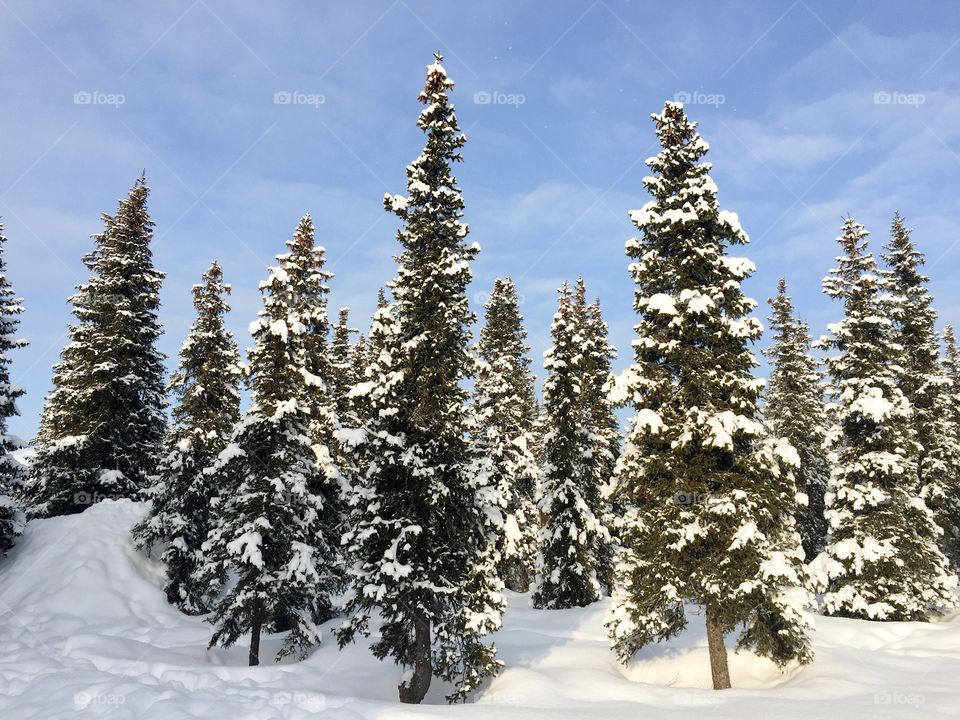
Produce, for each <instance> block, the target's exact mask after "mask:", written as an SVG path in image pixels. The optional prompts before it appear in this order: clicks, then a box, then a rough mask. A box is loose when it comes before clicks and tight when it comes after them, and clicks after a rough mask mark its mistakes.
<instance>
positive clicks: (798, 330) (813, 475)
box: [763, 278, 830, 561]
mask: <svg viewBox="0 0 960 720" xmlns="http://www.w3.org/2000/svg"><path fill="white" fill-rule="evenodd" d="M769 302H770V308H771V310H772V314H771V316H770V327H771V328H772V330H773V343H772V344H771V345H770V347H769V348H768V349H767V350H766V351H765V354H766V356H767V357H768V358H769V359H770V362H771V365H772V367H771V369H770V379H769V381H768V382H767V388H766V394H765V397H764V400H765V404H764V413H763V414H764V418H765V419H766V421H767V423H768V424H769V425H770V429H771V430H772V432H773V434H774V436H775V437H782V438H786V440H787V442H789V443H790V444H791V445H792V446H793V447H794V448H795V449H796V451H797V453H798V454H799V456H800V467H798V468H795V469H794V478H795V481H796V484H797V489H798V490H800V492H801V493H802V494H803V495H805V496H806V502H803V501H802V500H801V502H800V507H798V508H797V516H796V520H797V529H798V530H799V531H800V537H801V538H802V539H803V551H804V554H805V555H806V559H807V560H808V561H810V560H813V559H814V558H815V557H816V556H817V555H819V554H820V551H821V550H823V544H824V541H825V540H826V536H827V521H826V518H825V517H824V516H823V496H824V493H825V492H826V488H827V477H828V475H829V474H830V469H829V467H828V466H827V453H826V450H825V449H824V446H823V443H824V440H825V439H826V432H827V421H826V417H825V416H824V412H823V374H822V373H821V372H820V368H819V365H818V363H817V361H816V360H815V359H814V358H813V357H811V355H810V345H811V339H810V329H809V327H808V326H807V324H806V323H805V322H803V321H802V320H800V319H799V318H798V317H797V316H796V314H795V313H794V309H793V301H792V300H791V299H790V296H789V295H787V281H786V280H784V279H783V278H781V279H780V283H779V284H778V285H777V296H776V297H775V298H771V299H770V300H769Z"/></svg>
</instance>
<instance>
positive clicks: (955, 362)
mask: <svg viewBox="0 0 960 720" xmlns="http://www.w3.org/2000/svg"><path fill="white" fill-rule="evenodd" d="M943 343H944V346H945V348H944V350H945V354H944V357H943V360H942V368H943V374H944V376H945V377H946V380H947V384H946V386H945V387H944V388H943V392H941V393H940V396H939V398H938V401H939V403H940V405H941V407H940V409H939V410H938V413H937V414H938V417H940V418H941V422H942V423H944V428H943V430H944V432H945V433H946V435H947V438H948V439H949V441H950V442H951V443H952V447H953V450H952V451H951V452H950V455H949V456H950V457H951V459H952V462H951V475H952V477H954V478H958V477H960V350H958V349H957V339H956V336H955V335H954V332H953V327H952V326H950V325H947V326H946V327H945V328H944V329H943ZM954 502H956V503H960V494H958V495H957V496H954ZM954 512H955V513H956V514H955V515H954V518H955V520H954V522H953V527H950V526H949V525H950V523H949V522H944V525H945V526H946V527H942V529H943V531H944V533H945V535H946V537H945V538H943V546H944V549H945V552H946V555H947V557H948V558H949V559H950V563H951V564H952V565H953V568H954V570H960V509H955V510H954Z"/></svg>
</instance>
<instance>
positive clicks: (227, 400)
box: [133, 260, 243, 615]
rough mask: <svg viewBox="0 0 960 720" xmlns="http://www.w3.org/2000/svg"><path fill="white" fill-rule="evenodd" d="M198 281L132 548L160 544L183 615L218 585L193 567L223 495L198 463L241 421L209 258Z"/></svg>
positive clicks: (239, 376) (219, 281)
mask: <svg viewBox="0 0 960 720" xmlns="http://www.w3.org/2000/svg"><path fill="white" fill-rule="evenodd" d="M202 280H203V282H202V283H199V284H197V285H194V286H193V306H194V308H195V309H196V312H197V317H196V320H194V322H193V325H192V326H191V327H190V332H189V334H188V336H187V339H186V341H185V342H184V343H183V346H182V347H181V348H180V366H179V367H178V368H177V371H176V372H175V373H174V374H173V376H172V377H171V378H170V384H169V389H170V392H171V393H172V394H173V396H174V398H175V399H176V401H175V404H174V407H173V425H172V426H171V428H170V430H169V432H168V434H167V440H166V454H165V456H164V457H163V459H162V460H161V462H160V469H159V471H158V478H157V482H156V483H155V484H154V485H153V487H152V488H150V491H149V493H148V495H149V497H150V498H151V500H152V501H153V502H152V505H151V508H150V512H149V514H148V515H147V516H146V517H145V518H144V519H143V521H142V522H140V523H139V524H138V525H136V526H135V527H134V529H133V537H134V540H135V541H136V543H137V546H138V547H141V548H143V547H146V548H147V549H148V551H149V550H152V549H153V548H154V547H157V546H160V547H162V549H163V554H162V555H161V559H162V560H163V561H164V562H165V563H166V568H167V584H166V587H165V590H166V593H167V600H169V601H170V602H171V603H173V604H175V605H177V606H178V607H179V608H180V609H181V610H182V611H183V612H185V613H187V614H189V615H200V614H203V613H206V612H209V611H210V604H211V602H210V599H211V598H212V597H213V596H215V595H216V592H217V590H218V589H219V586H220V583H219V580H220V578H207V579H204V578H203V577H202V576H201V573H200V567H201V566H202V565H203V552H202V545H203V543H204V542H205V541H206V539H207V535H208V533H209V532H210V530H211V526H210V524H211V510H212V507H213V506H214V505H217V504H219V503H220V502H222V501H223V500H224V499H225V498H224V497H223V496H222V495H223V493H224V491H225V488H222V487H220V486H218V485H217V484H215V482H214V478H213V477H212V476H211V475H210V474H209V473H205V472H204V470H205V469H206V468H208V467H210V466H211V465H213V463H214V461H215V460H216V458H217V456H218V455H219V453H220V451H221V450H223V449H224V448H225V447H226V445H227V442H228V441H229V439H230V435H231V432H232V431H233V428H234V426H235V425H236V424H237V423H238V422H239V421H240V385H241V383H242V381H243V369H242V367H241V365H240V355H239V352H238V350H237V344H236V343H235V342H234V340H233V335H232V334H231V333H230V331H229V330H227V329H226V327H225V326H224V316H225V315H226V314H227V312H229V310H230V306H229V305H228V304H227V299H226V298H227V296H228V295H229V294H230V285H228V284H227V283H225V282H224V281H223V270H222V269H221V267H220V264H219V263H218V262H217V261H216V260H214V261H213V264H212V265H210V268H209V269H208V270H207V271H206V272H205V273H204V274H203V278H202ZM211 580H212V581H213V582H212V583H211V582H210V581H211Z"/></svg>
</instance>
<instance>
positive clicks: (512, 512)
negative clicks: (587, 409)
mask: <svg viewBox="0 0 960 720" xmlns="http://www.w3.org/2000/svg"><path fill="white" fill-rule="evenodd" d="M484 309H485V311H486V312H485V317H484V320H485V322H484V326H483V329H482V330H481V331H480V342H479V344H478V351H479V355H480V358H479V363H478V367H477V376H476V381H475V385H474V404H475V407H476V413H477V422H478V424H479V445H480V452H481V453H482V454H484V455H486V456H487V457H488V458H489V459H490V460H491V461H492V463H493V468H494V477H493V480H494V482H495V483H496V484H497V487H498V491H499V494H500V496H501V497H502V499H503V500H502V501H503V510H504V515H505V519H504V525H503V534H502V535H501V537H500V540H499V555H500V563H499V565H498V568H497V569H498V572H499V573H500V577H501V578H502V579H503V581H504V584H505V585H506V586H507V587H508V588H510V589H511V590H513V591H515V592H527V590H529V589H530V582H531V580H532V579H533V573H534V569H535V568H534V565H535V562H536V556H537V535H538V531H539V527H540V517H539V511H538V510H537V505H536V485H537V477H538V475H539V469H538V467H537V460H536V457H535V456H534V452H535V448H536V446H537V442H536V439H535V437H534V429H535V425H536V420H537V404H536V396H535V395H534V389H533V381H534V377H533V373H532V372H531V371H530V358H529V352H530V348H529V347H527V343H526V340H527V333H526V331H525V330H524V329H523V318H522V317H521V315H520V301H519V296H518V295H517V289H516V287H515V285H514V283H513V280H511V279H510V278H506V279H500V278H497V279H496V280H494V283H493V289H492V291H491V292H490V297H489V299H488V300H487V302H486V304H485V306H484Z"/></svg>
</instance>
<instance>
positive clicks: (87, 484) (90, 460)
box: [29, 176, 166, 516]
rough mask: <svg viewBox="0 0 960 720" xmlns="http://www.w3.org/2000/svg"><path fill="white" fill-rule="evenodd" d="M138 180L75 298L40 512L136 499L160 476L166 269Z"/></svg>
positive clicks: (42, 467)
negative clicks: (159, 261)
mask: <svg viewBox="0 0 960 720" xmlns="http://www.w3.org/2000/svg"><path fill="white" fill-rule="evenodd" d="M148 194H149V188H147V184H146V180H145V179H144V177H142V176H141V177H140V179H139V180H137V182H136V184H135V185H134V186H133V188H132V189H131V190H130V193H129V195H128V196H127V197H126V198H124V199H123V200H121V201H120V204H119V207H118V209H117V213H116V215H114V216H110V215H104V216H103V220H104V225H105V227H104V230H103V232H102V233H100V234H99V235H97V236H96V237H95V238H94V241H95V247H94V250H93V251H92V252H91V253H90V254H88V255H87V256H86V257H85V258H84V263H85V264H86V266H87V267H88V268H89V270H90V271H91V276H90V279H89V280H88V281H87V282H86V283H85V284H83V285H80V286H78V288H77V292H76V294H74V295H73V296H72V297H71V299H70V300H71V302H72V303H73V306H74V308H73V313H74V315H75V316H76V318H77V321H76V322H75V323H74V324H73V325H72V326H71V327H70V330H69V335H70V343H69V344H68V345H67V347H66V348H65V349H64V351H63V353H62V354H61V356H60V362H59V363H58V364H57V365H56V367H55V368H54V377H53V386H54V387H53V390H52V391H51V392H50V394H49V395H48V396H47V399H46V407H45V409H44V412H43V416H42V426H41V431H40V433H39V446H38V448H37V456H36V459H35V461H34V463H33V467H32V477H31V481H30V487H29V494H30V497H31V502H32V505H31V507H30V509H29V511H30V513H31V514H32V515H36V516H52V515H67V514H71V513H77V512H82V511H83V510H84V509H85V508H87V507H88V506H89V505H90V504H91V503H94V502H97V501H99V500H101V499H103V498H116V497H129V498H134V497H137V496H138V495H139V494H140V492H141V490H143V489H144V488H146V487H148V486H149V485H150V484H151V482H152V480H153V478H154V476H155V475H156V473H157V465H158V462H159V459H160V456H161V454H162V443H163V438H164V434H165V430H166V416H165V413H164V408H165V393H164V383H163V373H164V369H163V360H164V358H163V355H162V354H161V353H160V352H159V351H158V350H157V349H156V342H157V339H158V338H159V337H160V334H161V332H162V328H161V326H160V322H159V320H158V319H157V311H158V309H159V307H160V298H159V294H158V293H159V290H160V284H161V282H162V280H163V273H161V272H159V271H157V270H156V269H155V268H154V266H153V256H152V252H151V250H150V241H151V240H152V238H153V221H152V220H151V219H150V216H149V214H148V213H147V195H148Z"/></svg>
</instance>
